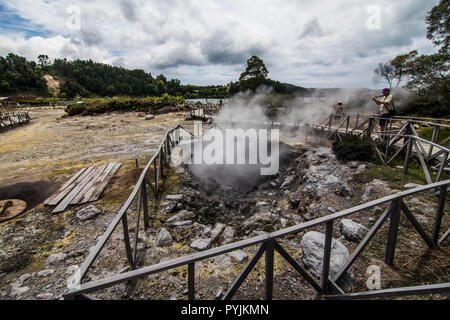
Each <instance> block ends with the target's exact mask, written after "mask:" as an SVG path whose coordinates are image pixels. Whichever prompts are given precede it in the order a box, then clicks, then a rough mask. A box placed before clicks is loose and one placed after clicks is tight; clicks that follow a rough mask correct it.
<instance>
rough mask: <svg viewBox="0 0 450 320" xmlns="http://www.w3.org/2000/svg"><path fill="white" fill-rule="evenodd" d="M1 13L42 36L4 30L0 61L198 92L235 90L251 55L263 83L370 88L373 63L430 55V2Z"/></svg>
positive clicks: (132, 3) (94, 6)
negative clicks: (78, 67)
mask: <svg viewBox="0 0 450 320" xmlns="http://www.w3.org/2000/svg"><path fill="white" fill-rule="evenodd" d="M2 3H3V5H4V6H6V7H7V8H8V9H10V10H13V11H14V12H15V13H16V14H17V15H19V16H20V17H21V18H23V19H25V20H27V22H28V23H30V24H32V25H35V26H36V28H41V29H42V30H45V31H46V32H45V34H50V35H47V36H42V37H31V38H26V37H25V35H24V34H18V33H17V31H14V32H13V31H11V32H9V33H8V32H7V31H8V30H6V32H5V30H3V31H2V35H1V36H0V54H1V55H5V54H6V53H8V52H14V53H17V54H20V55H24V56H26V57H27V58H29V59H36V57H37V55H38V54H41V53H45V54H47V55H49V56H50V57H52V58H56V57H58V58H63V57H67V58H69V59H74V58H80V59H87V58H91V59H93V60H96V61H101V62H105V63H114V64H116V65H121V66H125V67H128V68H142V69H145V70H146V71H149V72H151V73H152V74H154V75H155V74H158V73H164V74H166V75H167V76H168V77H169V78H171V77H176V78H179V79H181V80H182V81H183V82H184V83H188V82H189V83H193V84H206V83H227V82H229V81H231V80H237V78H238V77H239V73H240V72H242V71H243V69H244V66H245V63H246V59H247V58H249V57H250V56H251V55H253V54H256V55H258V56H260V57H261V58H262V59H263V60H264V62H265V63H266V65H267V67H268V69H269V71H270V74H269V76H270V77H271V78H273V79H276V80H279V81H282V82H290V83H294V84H297V85H303V86H306V87H313V86H320V87H339V86H347V87H359V86H368V87H370V86H372V78H373V73H372V71H373V69H374V68H375V67H376V65H377V64H378V63H379V62H385V61H387V60H389V59H391V58H393V57H395V56H396V55H397V54H400V53H404V52H407V51H409V50H412V49H419V51H421V52H422V51H423V52H424V53H429V52H432V51H433V47H432V45H431V42H430V41H429V40H427V39H426V38H425V31H426V25H425V21H424V20H425V16H426V13H427V11H429V10H430V9H431V8H432V7H433V6H434V5H436V4H437V3H438V0H433V1H430V0H404V1H389V0H372V1H370V3H369V2H365V1H360V0H345V1H344V0H334V1H333V0H323V1H320V2H318V1H315V0H306V1H295V0H280V1H276V2H275V1H270V0H258V1H250V0H248V1H242V0H241V1H238V0H225V1H219V0H216V1H200V0H194V1H183V0H170V1H156V0H154V1H146V0H108V1H94V0H81V1H74V0H59V1H44V0H36V1H29V0H3V2H2ZM74 5H75V6H77V7H78V8H79V9H80V19H81V20H80V21H79V22H80V26H81V28H80V29H79V30H76V29H73V28H72V27H71V25H70V24H68V21H70V19H73V18H74V16H73V11H71V12H68V8H70V7H71V6H74ZM368 5H375V6H379V8H380V12H381V17H380V27H381V28H380V29H379V30H370V29H368V28H367V19H368V13H367V6H368ZM71 13H72V14H71ZM0 17H1V13H0ZM75 18H77V17H76V16H75Z"/></svg>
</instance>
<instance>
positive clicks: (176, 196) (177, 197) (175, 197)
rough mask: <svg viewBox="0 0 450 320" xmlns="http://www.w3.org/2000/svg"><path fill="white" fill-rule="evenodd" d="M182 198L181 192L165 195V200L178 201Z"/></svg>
mask: <svg viewBox="0 0 450 320" xmlns="http://www.w3.org/2000/svg"><path fill="white" fill-rule="evenodd" d="M181 199H183V195H182V194H173V195H167V196H166V200H172V201H180V200H181Z"/></svg>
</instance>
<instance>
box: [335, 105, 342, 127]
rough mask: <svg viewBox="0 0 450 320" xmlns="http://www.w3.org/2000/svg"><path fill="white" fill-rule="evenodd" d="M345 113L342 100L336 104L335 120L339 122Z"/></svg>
mask: <svg viewBox="0 0 450 320" xmlns="http://www.w3.org/2000/svg"><path fill="white" fill-rule="evenodd" d="M343 113H344V106H343V104H342V101H339V103H338V105H337V106H336V110H335V115H334V120H335V121H336V124H338V121H340V120H341V119H342V114H343Z"/></svg>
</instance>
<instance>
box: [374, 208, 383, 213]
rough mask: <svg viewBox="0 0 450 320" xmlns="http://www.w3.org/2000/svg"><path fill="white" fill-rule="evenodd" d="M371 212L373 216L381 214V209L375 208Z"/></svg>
mask: <svg viewBox="0 0 450 320" xmlns="http://www.w3.org/2000/svg"><path fill="white" fill-rule="evenodd" d="M373 212H375V214H382V213H383V209H382V208H380V207H375V208H374V209H373Z"/></svg>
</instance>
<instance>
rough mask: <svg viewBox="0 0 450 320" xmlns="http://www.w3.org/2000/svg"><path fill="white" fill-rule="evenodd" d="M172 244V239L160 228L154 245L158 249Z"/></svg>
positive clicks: (167, 232) (165, 230)
mask: <svg viewBox="0 0 450 320" xmlns="http://www.w3.org/2000/svg"><path fill="white" fill-rule="evenodd" d="M172 244H173V238H172V235H171V234H170V232H169V231H167V229H165V228H162V229H161V231H160V232H159V234H158V236H157V237H156V245H157V246H158V247H170V246H171V245H172Z"/></svg>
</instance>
